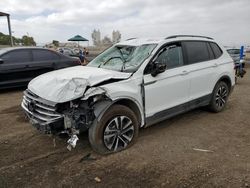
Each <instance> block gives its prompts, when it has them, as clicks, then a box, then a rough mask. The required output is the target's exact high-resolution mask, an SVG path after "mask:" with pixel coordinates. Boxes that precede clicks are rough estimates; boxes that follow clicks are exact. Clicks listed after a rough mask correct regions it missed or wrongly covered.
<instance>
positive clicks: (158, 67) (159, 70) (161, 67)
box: [151, 62, 167, 77]
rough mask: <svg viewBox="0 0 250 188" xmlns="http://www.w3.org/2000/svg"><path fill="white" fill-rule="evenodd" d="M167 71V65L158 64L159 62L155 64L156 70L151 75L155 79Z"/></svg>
mask: <svg viewBox="0 0 250 188" xmlns="http://www.w3.org/2000/svg"><path fill="white" fill-rule="evenodd" d="M166 69H167V66H166V64H165V63H158V62H155V63H154V68H153V70H152V72H151V75H152V76H153V77H155V76H156V75H157V74H160V73H162V72H165V70H166Z"/></svg>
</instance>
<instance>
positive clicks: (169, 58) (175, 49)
mask: <svg viewBox="0 0 250 188" xmlns="http://www.w3.org/2000/svg"><path fill="white" fill-rule="evenodd" d="M155 62H156V63H164V64H166V66H167V69H171V68H175V67H180V66H182V65H183V64H184V63H183V56H182V48H181V45H178V44H171V45H170V46H167V47H165V48H164V49H163V51H161V52H160V54H159V56H158V57H157V59H156V61H155Z"/></svg>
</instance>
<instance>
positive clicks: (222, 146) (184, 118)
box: [0, 69, 250, 188]
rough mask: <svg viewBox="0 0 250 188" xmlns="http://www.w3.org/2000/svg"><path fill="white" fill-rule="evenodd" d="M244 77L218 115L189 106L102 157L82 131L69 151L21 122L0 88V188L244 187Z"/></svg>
mask: <svg viewBox="0 0 250 188" xmlns="http://www.w3.org/2000/svg"><path fill="white" fill-rule="evenodd" d="M249 73H250V69H248V73H247V75H246V76H245V78H243V79H241V80H239V83H238V84H237V85H236V87H235V90H234V92H233V94H232V95H231V96H230V99H229V102H228V106H227V108H226V110H225V111H223V112H221V113H218V114H214V113H210V112H208V111H206V110H204V109H197V110H193V111H191V112H188V113H186V114H182V115H179V116H177V117H174V118H172V119H170V120H167V121H164V122H162V123H159V124H157V125H155V126H152V127H149V128H146V129H141V130H140V133H139V139H138V140H137V143H136V144H135V145H134V146H132V147H131V148H129V149H128V150H126V151H123V152H120V153H117V154H113V155H108V156H100V155H98V154H96V153H94V152H93V151H92V149H91V148H90V145H89V143H88V138H87V134H83V135H81V136H80V141H79V143H78V145H77V147H76V149H74V150H72V151H71V152H69V151H68V150H67V149H66V141H67V138H58V137H56V138H55V142H54V138H53V137H51V136H48V135H42V134H40V133H39V132H38V131H36V130H35V129H34V128H33V127H32V126H31V125H30V124H29V123H28V122H27V120H25V118H24V115H23V113H22V110H21V108H20V102H21V99H22V89H15V90H9V91H2V92H1V93H0V120H1V121H0V187H1V188H2V187H36V188H37V187H48V188H50V187H65V188H67V187H249V186H250V74H249ZM196 149H203V150H209V151H203V150H201V151H200V150H196ZM89 154H91V155H90V157H86V155H89ZM95 178H96V180H97V181H96V180H95ZM98 178H99V179H98ZM98 181H100V182H98Z"/></svg>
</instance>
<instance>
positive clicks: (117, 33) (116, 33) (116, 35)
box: [112, 30, 122, 44]
mask: <svg viewBox="0 0 250 188" xmlns="http://www.w3.org/2000/svg"><path fill="white" fill-rule="evenodd" d="M121 36H122V35H121V33H120V31H118V30H117V31H115V30H114V31H113V32H112V42H113V44H115V43H118V42H120V40H121Z"/></svg>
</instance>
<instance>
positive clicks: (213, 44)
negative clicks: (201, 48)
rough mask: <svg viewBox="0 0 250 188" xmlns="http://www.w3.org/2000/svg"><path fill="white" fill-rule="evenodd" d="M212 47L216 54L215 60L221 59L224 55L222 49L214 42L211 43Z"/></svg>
mask: <svg viewBox="0 0 250 188" xmlns="http://www.w3.org/2000/svg"><path fill="white" fill-rule="evenodd" d="M210 46H211V48H212V50H213V52H214V56H215V59H217V58H219V57H220V56H221V55H222V50H221V49H220V47H219V46H218V45H217V44H215V43H213V42H210Z"/></svg>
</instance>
